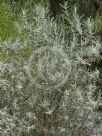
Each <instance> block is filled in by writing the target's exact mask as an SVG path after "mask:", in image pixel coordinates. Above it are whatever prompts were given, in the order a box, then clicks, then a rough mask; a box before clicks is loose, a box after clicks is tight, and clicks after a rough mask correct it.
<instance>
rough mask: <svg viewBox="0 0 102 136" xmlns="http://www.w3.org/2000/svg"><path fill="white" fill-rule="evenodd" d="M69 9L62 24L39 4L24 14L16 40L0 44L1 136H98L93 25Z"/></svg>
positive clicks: (101, 124)
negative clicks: (92, 64)
mask: <svg viewBox="0 0 102 136" xmlns="http://www.w3.org/2000/svg"><path fill="white" fill-rule="evenodd" d="M73 10H74V11H73V12H72V13H71V12H68V11H65V14H64V16H63V20H65V21H66V22H67V23H66V24H65V23H64V22H63V21H61V23H59V24H58V23H57V22H56V21H55V20H53V19H51V18H50V17H49V16H48V9H45V8H43V7H41V6H38V5H35V7H34V10H33V11H32V13H29V11H27V10H22V17H21V20H20V22H19V23H16V30H17V36H16V40H15V41H14V40H12V39H9V40H5V41H4V42H2V43H1V45H0V48H1V58H2V59H1V62H0V135H2V136H22V135H23V136H30V135H31V136H42V135H43V136H101V135H102V129H101V128H102V122H101V120H102V116H101V114H102V113H101V112H97V108H98V107H99V106H101V104H102V103H101V98H100V91H99V93H98V94H97V99H94V93H95V91H96V90H97V86H96V81H97V79H99V71H98V70H97V69H95V70H94V71H91V70H90V69H89V68H90V67H91V62H92V61H94V60H99V59H100V58H101V56H100V48H101V44H100V43H99V41H98V40H97V39H96V38H95V37H94V36H93V35H92V30H93V22H91V20H90V19H87V20H86V21H84V20H82V18H81V17H79V16H78V14H77V10H76V8H74V9H73ZM29 17H32V18H29ZM31 20H32V21H31ZM89 60H90V61H89ZM96 123H97V125H96Z"/></svg>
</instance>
